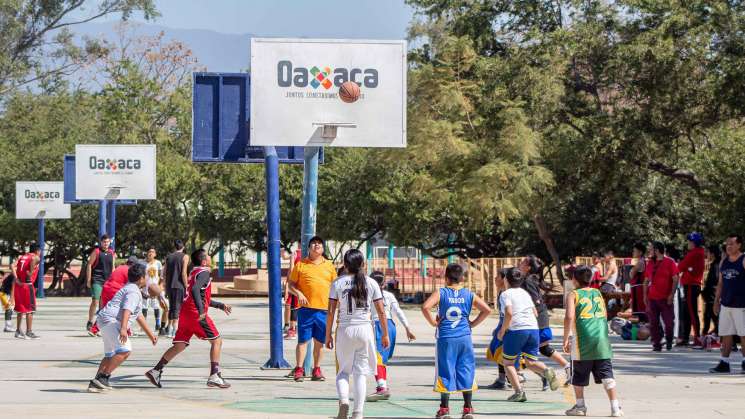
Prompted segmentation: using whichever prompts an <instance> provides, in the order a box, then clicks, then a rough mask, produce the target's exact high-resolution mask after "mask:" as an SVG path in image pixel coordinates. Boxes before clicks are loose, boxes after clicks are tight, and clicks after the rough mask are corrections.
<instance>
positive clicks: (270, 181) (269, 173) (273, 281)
mask: <svg viewBox="0 0 745 419" xmlns="http://www.w3.org/2000/svg"><path fill="white" fill-rule="evenodd" d="M264 150H265V151H264V155H265V156H266V157H265V163H264V166H265V176H266V222H267V236H268V243H267V253H268V259H269V260H268V261H267V262H268V263H267V265H268V268H269V348H270V355H269V361H267V362H266V364H264V366H263V367H262V368H263V369H269V368H290V364H288V363H287V361H285V358H284V348H283V346H282V345H283V343H282V277H281V275H282V266H281V265H280V263H281V262H280V255H279V251H280V246H279V242H280V237H279V157H278V156H277V150H276V149H275V148H274V147H265V149H264Z"/></svg>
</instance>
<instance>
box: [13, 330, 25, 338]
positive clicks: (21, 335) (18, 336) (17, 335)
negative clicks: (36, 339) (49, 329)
mask: <svg viewBox="0 0 745 419" xmlns="http://www.w3.org/2000/svg"><path fill="white" fill-rule="evenodd" d="M15 337H16V339H28V338H27V337H26V335H25V334H24V333H23V332H21V331H20V330H16V334H15Z"/></svg>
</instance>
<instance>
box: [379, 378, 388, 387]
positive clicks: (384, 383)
mask: <svg viewBox="0 0 745 419" xmlns="http://www.w3.org/2000/svg"><path fill="white" fill-rule="evenodd" d="M378 387H380V388H387V387H386V382H385V380H384V379H382V378H379V379H378Z"/></svg>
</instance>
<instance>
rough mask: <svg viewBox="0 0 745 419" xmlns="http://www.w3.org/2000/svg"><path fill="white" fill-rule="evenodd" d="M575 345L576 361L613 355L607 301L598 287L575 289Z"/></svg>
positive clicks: (574, 355) (573, 349)
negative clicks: (609, 335)
mask: <svg viewBox="0 0 745 419" xmlns="http://www.w3.org/2000/svg"><path fill="white" fill-rule="evenodd" d="M572 294H574V325H573V326H572V329H573V331H574V345H573V347H572V359H574V360H575V361H584V360H595V359H610V358H612V357H613V351H612V350H611V346H610V341H609V340H608V319H607V316H608V315H607V312H606V310H605V301H604V300H603V296H602V295H601V294H600V291H599V290H598V289H596V288H581V289H578V290H574V291H573V292H572Z"/></svg>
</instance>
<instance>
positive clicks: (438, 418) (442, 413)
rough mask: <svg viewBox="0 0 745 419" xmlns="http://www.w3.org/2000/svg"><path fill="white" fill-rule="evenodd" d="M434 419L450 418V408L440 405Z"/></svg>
mask: <svg viewBox="0 0 745 419" xmlns="http://www.w3.org/2000/svg"><path fill="white" fill-rule="evenodd" d="M435 419H450V408H447V407H441V408H440V410H438V411H437V413H436V414H435Z"/></svg>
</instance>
